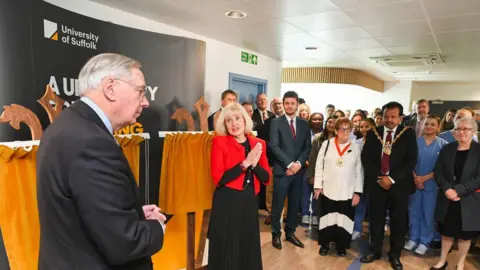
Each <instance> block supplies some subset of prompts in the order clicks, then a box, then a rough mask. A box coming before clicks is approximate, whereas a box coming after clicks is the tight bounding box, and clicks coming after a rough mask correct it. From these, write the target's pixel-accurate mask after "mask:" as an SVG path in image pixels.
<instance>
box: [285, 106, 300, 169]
mask: <svg viewBox="0 0 480 270" xmlns="http://www.w3.org/2000/svg"><path fill="white" fill-rule="evenodd" d="M285 117H286V118H287V122H288V127H289V128H290V121H291V120H293V129H294V130H295V135H297V117H296V116H294V117H289V116H288V115H286V114H285ZM292 135H293V134H292ZM293 163H298V164H299V165H300V167H302V164H301V163H300V161H298V160H297V161H295V162H292V163H290V164H288V166H287V169H290V167H292V165H293Z"/></svg>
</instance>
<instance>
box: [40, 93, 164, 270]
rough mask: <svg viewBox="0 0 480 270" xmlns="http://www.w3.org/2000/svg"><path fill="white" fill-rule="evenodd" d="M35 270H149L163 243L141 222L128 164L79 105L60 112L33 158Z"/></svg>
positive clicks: (150, 223)
mask: <svg viewBox="0 0 480 270" xmlns="http://www.w3.org/2000/svg"><path fill="white" fill-rule="evenodd" d="M37 200H38V210H39V218H40V254H39V267H38V269H40V270H57V269H58V270H61V269H78V270H83V269H85V270H93V269H99V270H100V269H102V270H103V269H119V270H120V269H122V270H123V269H125V270H127V269H128V270H132V269H142V270H143V269H152V261H151V258H150V256H151V255H153V254H155V253H156V252H157V251H159V250H160V249H161V248H162V245H163V229H162V226H161V224H160V223H159V222H158V221H157V220H145V216H144V214H143V210H142V205H141V204H140V203H139V201H138V187H137V184H136V182H135V178H134V176H133V174H132V171H131V169H130V166H129V165H128V162H127V160H126V158H125V156H124V155H123V153H122V150H121V148H120V147H119V146H118V144H117V143H116V141H115V139H114V137H113V135H112V134H111V133H110V132H109V131H108V129H107V128H106V126H105V124H104V123H103V122H102V120H101V119H100V117H99V116H98V115H97V114H96V113H95V111H94V110H93V109H91V108H90V107H89V106H88V105H87V104H86V103H84V102H83V101H77V102H75V103H74V104H73V105H72V106H71V107H70V108H68V109H66V110H65V111H63V112H62V113H61V114H60V116H59V117H58V118H57V119H56V120H55V122H53V123H52V124H51V125H50V126H49V127H48V128H47V130H46V131H45V133H44V134H43V137H42V140H41V142H40V147H39V150H38V153H37Z"/></svg>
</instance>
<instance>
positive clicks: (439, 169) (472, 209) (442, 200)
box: [434, 141, 480, 231]
mask: <svg viewBox="0 0 480 270" xmlns="http://www.w3.org/2000/svg"><path fill="white" fill-rule="evenodd" d="M457 148H458V142H453V143H449V144H447V145H445V146H444V147H443V148H442V150H441V151H440V155H439V156H438V159H437V163H436V164H435V170H434V174H435V180H436V181H437V183H438V186H439V187H440V191H439V196H438V197H437V206H436V209H435V218H436V220H437V221H438V222H440V223H444V222H445V216H446V214H447V210H448V207H449V206H450V202H451V201H450V200H449V199H447V197H445V192H446V191H447V190H449V189H454V190H455V191H456V192H457V193H458V196H459V197H460V198H461V200H460V207H461V209H462V211H461V214H462V230H464V231H480V215H478V209H479V207H480V192H478V191H479V190H480V166H479V164H480V144H478V143H476V142H474V141H472V145H471V146H470V150H469V151H468V157H467V160H466V161H465V165H464V167H463V172H462V177H461V179H460V183H457V184H455V181H454V163H455V155H456V152H457ZM476 191H477V192H476Z"/></svg>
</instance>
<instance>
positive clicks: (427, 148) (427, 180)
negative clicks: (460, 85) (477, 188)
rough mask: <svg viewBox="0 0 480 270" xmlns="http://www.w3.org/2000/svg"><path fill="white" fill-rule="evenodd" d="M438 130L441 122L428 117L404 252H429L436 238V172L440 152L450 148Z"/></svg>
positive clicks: (410, 199) (419, 139)
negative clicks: (434, 172) (444, 147)
mask: <svg viewBox="0 0 480 270" xmlns="http://www.w3.org/2000/svg"><path fill="white" fill-rule="evenodd" d="M439 128H440V118H438V117H436V116H433V115H429V116H428V117H427V119H426V120H425V123H424V126H423V136H422V137H419V138H418V139H417V145H418V161H417V166H416V167H415V172H414V175H415V185H416V186H417V191H416V192H415V193H414V194H413V195H410V198H409V205H408V213H409V218H410V240H409V241H408V242H407V243H406V244H405V249H406V250H413V249H415V253H417V254H419V255H424V254H425V253H426V252H427V250H428V245H429V244H430V242H431V241H432V240H433V237H434V234H435V223H434V214H435V204H436V201H437V193H438V186H437V183H436V182H435V179H434V178H433V168H434V167H435V162H436V161H437V157H438V154H439V153H440V149H442V147H443V146H444V145H445V144H447V141H445V140H444V139H441V138H439V137H437V134H438V132H439Z"/></svg>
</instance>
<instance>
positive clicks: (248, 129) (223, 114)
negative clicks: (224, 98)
mask: <svg viewBox="0 0 480 270" xmlns="http://www.w3.org/2000/svg"><path fill="white" fill-rule="evenodd" d="M235 113H240V114H241V115H242V116H243V119H244V120H245V131H244V132H243V133H245V134H250V133H252V130H253V121H252V119H251V118H250V116H249V115H248V113H247V111H246V110H245V108H244V107H243V106H242V105H240V103H237V102H234V103H230V104H228V105H227V106H225V108H223V109H222V110H221V111H220V115H219V116H218V119H217V122H216V123H215V131H216V132H217V134H218V135H220V136H225V135H228V130H227V127H226V126H225V120H226V118H227V117H229V116H231V115H233V114H235Z"/></svg>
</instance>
